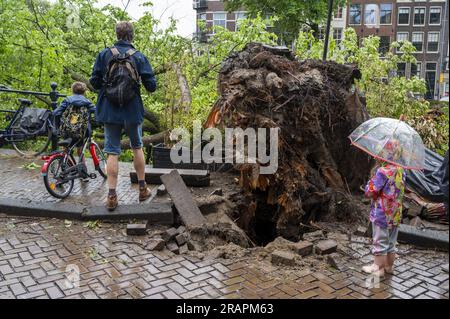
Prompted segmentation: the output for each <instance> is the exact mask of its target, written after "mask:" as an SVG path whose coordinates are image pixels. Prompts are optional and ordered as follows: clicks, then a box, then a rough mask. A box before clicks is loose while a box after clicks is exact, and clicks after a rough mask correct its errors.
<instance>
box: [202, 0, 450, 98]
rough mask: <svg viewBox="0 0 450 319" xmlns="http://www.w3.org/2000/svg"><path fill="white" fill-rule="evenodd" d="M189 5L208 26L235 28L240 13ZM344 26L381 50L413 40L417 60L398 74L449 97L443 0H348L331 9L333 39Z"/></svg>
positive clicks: (213, 0)
mask: <svg viewBox="0 0 450 319" xmlns="http://www.w3.org/2000/svg"><path fill="white" fill-rule="evenodd" d="M194 8H195V9H196V11H197V21H200V20H203V21H205V23H206V25H207V27H208V29H209V30H212V26H216V25H217V26H222V27H225V28H227V29H229V30H231V31H234V30H236V28H238V26H239V20H240V19H242V18H245V11H244V9H243V10H240V11H236V12H231V13H229V12H226V11H225V8H224V4H223V2H222V1H221V0H209V1H207V0H194ZM347 27H352V28H354V29H355V31H356V33H357V35H358V37H359V38H360V39H361V38H364V37H367V36H370V35H375V36H379V37H380V51H381V52H387V51H388V49H389V46H390V44H391V43H392V42H393V41H395V40H409V41H410V42H412V43H413V44H414V46H415V47H416V49H417V53H415V56H416V58H417V61H418V63H417V65H411V64H400V65H399V72H400V74H404V75H405V76H408V77H409V76H412V75H417V76H419V77H421V78H423V79H425V81H426V83H427V94H426V97H427V98H428V99H439V98H441V97H443V96H448V91H449V79H448V53H449V44H448V37H449V36H448V0H349V1H348V3H347V6H346V7H343V8H338V10H336V12H335V13H334V18H333V21H332V36H333V38H334V39H335V40H337V41H338V42H339V41H340V40H342V36H343V30H344V29H345V28H347ZM209 32H211V31H209ZM196 37H197V39H199V40H200V41H207V40H208V32H201V31H200V30H197V33H196Z"/></svg>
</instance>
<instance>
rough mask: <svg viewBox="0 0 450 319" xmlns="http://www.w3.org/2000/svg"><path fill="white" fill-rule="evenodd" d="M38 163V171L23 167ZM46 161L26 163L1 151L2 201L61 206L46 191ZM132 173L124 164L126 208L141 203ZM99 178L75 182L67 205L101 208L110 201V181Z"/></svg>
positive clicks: (121, 193) (121, 196)
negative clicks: (14, 199)
mask: <svg viewBox="0 0 450 319" xmlns="http://www.w3.org/2000/svg"><path fill="white" fill-rule="evenodd" d="M32 162H34V163H35V164H37V165H38V166H39V168H37V169H33V170H27V169H25V168H23V165H26V164H30V163H32ZM87 163H88V168H89V172H94V170H93V166H92V163H91V161H90V160H89V159H88V161H87ZM42 164H43V161H42V160H40V159H38V158H36V159H23V158H20V157H18V156H17V155H15V153H14V152H12V153H11V152H8V151H7V150H0V176H1V178H2V183H1V184H0V197H3V198H20V199H28V200H32V201H37V202H59V201H61V200H59V199H56V198H53V197H51V196H50V195H49V193H48V192H47V190H46V189H45V187H44V182H43V180H42V176H41V170H40V167H41V166H42ZM131 170H132V164H131V163H120V167H119V182H118V186H117V190H118V194H119V200H120V202H121V203H122V204H131V203H137V202H138V196H139V194H138V186H136V185H130V177H129V173H130V171H131ZM97 175H98V176H97V178H96V179H94V180H90V181H89V182H88V183H85V182H80V181H79V180H76V181H75V185H74V188H73V191H72V193H71V195H70V197H68V198H67V199H65V200H64V201H65V202H66V203H79V204H82V205H86V206H89V205H99V203H102V202H103V201H105V200H106V196H107V185H106V181H105V180H104V179H103V178H102V177H101V176H99V174H97Z"/></svg>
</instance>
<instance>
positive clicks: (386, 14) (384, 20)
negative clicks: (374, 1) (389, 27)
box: [380, 3, 392, 24]
mask: <svg viewBox="0 0 450 319" xmlns="http://www.w3.org/2000/svg"><path fill="white" fill-rule="evenodd" d="M391 23H392V4H391V3H383V4H381V5H380V24H391Z"/></svg>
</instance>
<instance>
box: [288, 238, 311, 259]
mask: <svg viewBox="0 0 450 319" xmlns="http://www.w3.org/2000/svg"><path fill="white" fill-rule="evenodd" d="M313 247H314V245H313V243H311V242H309V241H299V242H298V243H295V244H293V245H292V248H293V249H294V251H295V252H296V253H297V254H299V255H300V256H308V255H310V254H311V253H312V251H313Z"/></svg>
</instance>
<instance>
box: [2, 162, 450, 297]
mask: <svg viewBox="0 0 450 319" xmlns="http://www.w3.org/2000/svg"><path fill="white" fill-rule="evenodd" d="M29 162H30V161H23V160H20V161H18V159H17V158H15V157H14V158H13V157H9V156H6V157H5V156H0V176H1V177H2V183H1V185H0V196H1V197H10V198H21V199H30V200H34V201H45V202H48V201H50V202H53V201H57V200H55V199H53V198H51V197H50V196H49V195H48V194H47V192H46V191H45V188H44V187H43V184H42V181H41V177H40V172H39V169H37V170H26V169H24V168H19V167H20V166H22V165H23V164H26V163H29ZM36 163H37V162H36ZM121 165H122V166H121V169H122V170H121V181H120V194H121V200H122V201H123V202H126V203H135V202H137V191H136V190H135V189H134V188H135V187H136V186H131V187H130V184H129V176H128V173H129V170H130V169H131V165H129V164H121ZM105 190H106V185H104V182H103V181H102V180H101V179H97V180H94V181H91V182H89V183H87V184H86V185H84V186H83V185H81V184H80V183H79V182H78V181H77V183H76V188H75V190H74V193H73V196H71V197H70V198H69V199H67V201H68V202H71V203H79V204H80V205H90V204H96V205H98V203H99V202H101V201H102V200H103V198H104V196H105V194H106V191H105ZM125 227H126V225H125V224H120V223H114V224H113V223H95V222H89V223H82V222H77V221H64V220H57V219H47V218H19V217H11V216H6V215H4V214H0V298H302V299H307V298H373V299H375V298H376V299H378V298H381V299H385V298H427V299H430V298H439V299H441V298H445V299H447V298H448V296H449V294H448V292H449V276H448V253H443V252H435V251H430V250H415V249H414V248H413V247H409V246H405V245H400V247H399V248H400V249H399V259H398V261H397V268H396V274H395V275H394V276H390V277H387V278H386V279H384V280H382V281H381V282H380V284H379V287H378V288H372V289H369V288H367V286H366V280H367V276H366V275H364V274H362V273H361V271H360V269H361V266H362V265H363V264H365V263H367V262H369V261H370V259H371V256H370V249H369V248H370V244H369V240H368V239H367V238H363V237H357V236H355V237H352V239H351V240H350V241H346V240H343V241H339V240H338V244H339V253H340V255H341V257H342V260H341V261H340V265H339V266H342V267H339V268H341V270H337V269H335V268H333V267H331V266H330V265H329V264H328V261H327V258H326V257H314V258H310V259H305V260H304V262H303V265H302V266H298V265H297V266H294V267H288V266H274V265H272V264H271V263H270V260H269V259H270V258H268V257H267V256H266V257H264V255H263V254H261V253H258V252H259V251H260V250H261V248H254V249H250V250H248V249H241V250H239V251H238V252H239V253H237V254H235V255H233V254H230V255H229V256H226V257H227V259H224V258H214V259H208V256H206V257H205V258H202V257H204V256H202V255H201V254H190V255H180V256H176V255H174V254H172V253H171V252H168V251H167V250H164V251H162V252H151V251H149V250H147V249H146V248H145V247H146V244H147V243H148V242H149V240H150V238H151V234H150V235H149V236H144V237H129V236H126V234H125ZM160 229H164V228H163V227H162V226H152V228H151V229H150V230H151V233H152V232H153V233H154V232H156V231H158V230H160ZM445 265H447V270H444V266H445ZM68 269H78V270H79V274H80V281H79V287H78V288H70V286H68V285H67V283H66V276H70V275H69V274H68V273H66V271H67V270H68Z"/></svg>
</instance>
